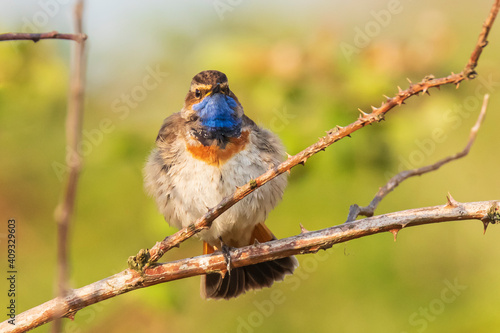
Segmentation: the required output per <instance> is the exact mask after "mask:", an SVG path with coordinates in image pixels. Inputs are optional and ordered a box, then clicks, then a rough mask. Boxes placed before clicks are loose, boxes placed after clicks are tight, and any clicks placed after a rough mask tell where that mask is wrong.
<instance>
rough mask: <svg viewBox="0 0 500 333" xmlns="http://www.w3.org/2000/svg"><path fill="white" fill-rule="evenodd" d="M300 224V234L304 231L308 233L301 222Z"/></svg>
mask: <svg viewBox="0 0 500 333" xmlns="http://www.w3.org/2000/svg"><path fill="white" fill-rule="evenodd" d="M299 225H300V233H301V234H305V233H308V232H309V230H307V229H306V228H304V226H303V225H302V223H299Z"/></svg>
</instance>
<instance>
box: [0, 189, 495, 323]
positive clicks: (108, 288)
mask: <svg viewBox="0 0 500 333" xmlns="http://www.w3.org/2000/svg"><path fill="white" fill-rule="evenodd" d="M462 220H481V221H483V222H485V223H497V222H500V201H481V202H470V203H458V202H456V201H455V200H453V199H452V198H451V197H449V198H448V203H447V204H446V205H443V206H434V207H426V208H418V209H411V210H406V211H402V212H396V213H390V214H385V215H379V216H375V217H370V218H365V219H362V220H357V221H354V222H351V223H344V224H341V225H337V226H334V227H331V228H327V229H323V230H318V231H311V232H303V233H301V234H299V235H297V236H293V237H288V238H284V239H280V240H275V241H271V242H267V243H262V244H257V245H252V246H246V247H242V248H237V249H233V250H232V251H231V264H232V265H233V266H234V267H241V266H247V265H252V264H256V263H259V262H263V261H268V260H274V259H278V258H284V257H288V256H290V255H295V254H304V253H315V252H317V251H319V250H321V249H328V248H330V247H332V246H333V245H335V244H338V243H343V242H347V241H350V240H352V239H356V238H360V237H365V236H369V235H374V234H378V233H381V232H392V233H396V232H398V231H399V230H401V229H403V228H406V227H412V226H418V225H424V224H431V223H441V222H448V221H462ZM226 265H227V264H226V261H225V258H224V255H223V254H221V253H220V252H215V253H212V254H209V255H202V256H198V257H194V258H189V259H182V260H178V261H173V262H170V263H165V264H157V265H155V266H153V267H151V268H147V269H145V270H144V272H143V273H142V274H140V273H138V272H136V271H134V270H132V269H126V270H124V271H122V272H120V273H118V274H115V275H113V276H110V277H108V278H105V279H103V280H100V281H97V282H94V283H92V284H90V285H87V286H85V287H82V288H79V289H75V290H73V291H72V293H70V294H69V295H67V296H66V298H64V299H60V298H57V299H53V300H50V301H48V302H46V303H43V304H41V305H39V306H37V307H35V308H32V309H30V310H27V311H25V312H23V313H21V314H19V315H17V316H16V325H15V326H12V325H10V324H8V323H7V322H6V321H5V322H3V323H1V324H0V331H2V332H12V333H13V332H24V331H26V330H29V329H32V328H35V327H38V326H40V325H43V324H45V323H47V322H49V321H51V320H54V319H55V316H56V309H57V307H58V305H59V306H62V307H63V309H64V313H63V316H64V317H68V318H73V317H74V315H75V313H76V312H77V311H78V310H81V309H83V308H84V307H87V306H89V305H92V304H94V303H97V302H100V301H103V300H106V299H109V298H112V297H115V296H117V295H121V294H124V293H127V292H129V291H132V290H136V289H140V288H145V287H149V286H152V285H155V284H158V283H163V282H168V281H173V280H178V279H183V278H188V277H192V276H196V275H202V274H206V273H207V272H215V271H222V270H225V269H226Z"/></svg>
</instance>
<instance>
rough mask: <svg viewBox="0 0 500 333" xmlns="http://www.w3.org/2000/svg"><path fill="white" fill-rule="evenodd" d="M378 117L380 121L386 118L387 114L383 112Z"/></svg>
mask: <svg viewBox="0 0 500 333" xmlns="http://www.w3.org/2000/svg"><path fill="white" fill-rule="evenodd" d="M376 119H377V121H378V122H381V121H382V120H385V114H383V113H381V114H379V115H377V117H376Z"/></svg>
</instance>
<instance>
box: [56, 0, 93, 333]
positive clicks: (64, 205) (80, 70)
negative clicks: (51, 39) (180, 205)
mask: <svg viewBox="0 0 500 333" xmlns="http://www.w3.org/2000/svg"><path fill="white" fill-rule="evenodd" d="M74 15H75V30H76V32H77V34H78V35H82V16H83V0H78V2H77V3H76V6H75V12H74ZM84 86H85V42H84V41H83V40H81V41H80V42H79V43H78V44H76V45H75V47H74V50H73V64H72V68H71V80H70V89H69V97H68V112H67V118H66V142H67V145H68V147H70V148H71V149H70V150H69V152H68V154H71V156H69V158H68V159H67V160H68V161H69V162H68V163H69V165H68V166H69V173H68V181H67V184H66V189H65V193H64V198H63V199H62V201H61V202H60V203H59V205H58V206H57V208H56V212H55V219H56V222H57V267H58V276H57V294H58V295H59V297H60V298H64V297H65V296H66V294H67V293H68V289H69V285H68V281H69V269H68V249H69V245H68V235H69V228H70V221H71V217H72V215H73V210H74V207H75V199H76V193H77V187H78V178H79V175H80V169H81V164H82V157H81V156H80V154H79V153H77V151H78V145H79V144H80V141H81V136H82V120H83V104H84V100H83V97H84ZM56 310H57V311H56V312H58V313H59V314H60V315H59V316H58V319H56V320H55V322H54V326H53V328H52V332H54V333H58V332H60V331H61V321H60V319H59V318H60V317H61V315H62V313H63V309H62V308H61V309H56Z"/></svg>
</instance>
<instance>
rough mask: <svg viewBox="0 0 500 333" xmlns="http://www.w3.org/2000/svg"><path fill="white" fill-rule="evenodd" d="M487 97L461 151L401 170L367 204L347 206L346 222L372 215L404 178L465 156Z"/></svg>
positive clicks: (482, 118)
mask: <svg viewBox="0 0 500 333" xmlns="http://www.w3.org/2000/svg"><path fill="white" fill-rule="evenodd" d="M489 97H490V96H489V95H488V94H486V95H484V99H483V106H482V107H481V112H480V113H479V117H478V118H477V121H476V123H475V124H474V126H473V127H472V128H471V130H470V134H469V141H468V142H467V146H465V148H464V149H463V150H462V151H461V152H458V153H456V154H454V155H451V156H448V157H446V158H444V159H442V160H440V161H438V162H436V163H434V164H431V165H426V166H424V167H421V168H416V169H412V170H404V171H401V172H400V173H398V174H397V175H395V176H394V177H392V178H391V179H389V181H388V182H387V184H385V185H384V186H383V187H381V188H380V189H379V190H378V192H377V194H376V195H375V198H373V200H372V201H371V202H370V204H369V205H368V206H364V207H360V206H358V205H357V204H354V205H351V207H350V208H349V215H348V216H347V221H346V222H350V221H354V220H355V219H356V218H357V217H358V216H359V215H363V216H367V217H370V216H373V214H374V213H375V209H377V206H378V204H379V203H380V202H381V201H382V199H384V198H385V196H386V195H387V194H389V193H390V192H391V191H392V190H394V189H395V188H396V187H397V186H398V185H399V184H400V183H402V182H403V181H405V180H406V179H408V178H410V177H413V176H421V175H423V174H424V173H427V172H431V171H435V170H437V169H439V168H440V167H441V166H443V165H444V164H446V163H449V162H451V161H454V160H458V159H459V158H462V157H464V156H467V154H468V153H469V151H470V148H471V147H472V144H473V143H474V140H475V139H476V136H477V132H478V131H479V128H480V127H481V124H482V122H483V120H484V116H485V114H486V108H487V106H488V99H489ZM485 231H486V227H485Z"/></svg>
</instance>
